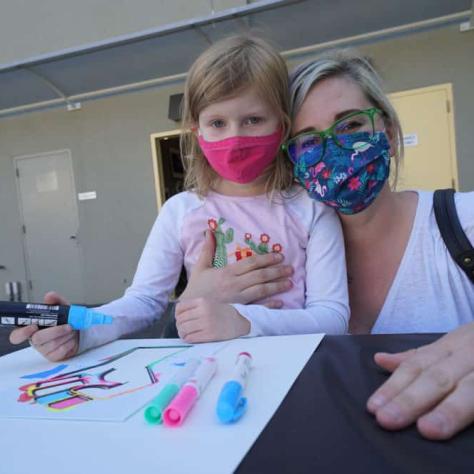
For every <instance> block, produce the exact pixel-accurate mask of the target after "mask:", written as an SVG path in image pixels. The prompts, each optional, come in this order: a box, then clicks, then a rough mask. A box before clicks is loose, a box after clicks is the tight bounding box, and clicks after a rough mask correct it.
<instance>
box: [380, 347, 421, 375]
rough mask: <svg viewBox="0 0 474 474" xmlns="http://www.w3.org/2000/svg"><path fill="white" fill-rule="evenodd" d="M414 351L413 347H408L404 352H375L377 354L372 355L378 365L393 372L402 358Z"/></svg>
mask: <svg viewBox="0 0 474 474" xmlns="http://www.w3.org/2000/svg"><path fill="white" fill-rule="evenodd" d="M415 352H416V350H415V349H410V350H409V351H405V352H397V353H395V354H389V353H388V352H377V354H375V355H374V360H375V363H376V364H377V365H378V366H379V367H382V368H383V369H385V370H388V371H389V372H393V371H394V370H395V369H396V368H398V366H399V365H400V364H401V363H402V362H403V361H404V360H406V359H408V358H409V357H411V356H412V355H414V354H415Z"/></svg>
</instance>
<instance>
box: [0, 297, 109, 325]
mask: <svg viewBox="0 0 474 474" xmlns="http://www.w3.org/2000/svg"><path fill="white" fill-rule="evenodd" d="M111 323H112V318H111V317H110V316H106V315H105V314H101V313H97V312H96V311H93V310H91V309H89V308H86V307H85V306H77V305H72V306H67V305H49V304H42V303H16V302H11V301H0V326H4V327H11V328H13V327H23V326H29V325H31V324H36V325H37V326H38V327H39V328H40V329H43V328H49V327H54V326H59V325H61V324H70V325H71V326H72V327H73V328H74V329H77V330H79V329H87V328H89V327H91V326H94V325H96V324H111Z"/></svg>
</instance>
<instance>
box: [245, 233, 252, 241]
mask: <svg viewBox="0 0 474 474" xmlns="http://www.w3.org/2000/svg"><path fill="white" fill-rule="evenodd" d="M251 238H252V234H249V233H248V232H247V233H246V234H245V240H250V239H251Z"/></svg>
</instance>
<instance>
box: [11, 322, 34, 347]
mask: <svg viewBox="0 0 474 474" xmlns="http://www.w3.org/2000/svg"><path fill="white" fill-rule="evenodd" d="M37 331H38V326H36V324H33V325H32V326H25V327H23V328H17V329H14V330H13V331H12V332H11V333H10V336H9V339H10V342H11V343H12V344H21V343H22V342H25V341H27V340H28V339H29V338H30V337H32V336H33V334H34V333H35V332H37Z"/></svg>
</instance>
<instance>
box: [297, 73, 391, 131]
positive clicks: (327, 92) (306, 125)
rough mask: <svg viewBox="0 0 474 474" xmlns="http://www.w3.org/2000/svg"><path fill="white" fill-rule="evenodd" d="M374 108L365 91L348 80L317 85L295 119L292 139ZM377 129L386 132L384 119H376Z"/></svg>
mask: <svg viewBox="0 0 474 474" xmlns="http://www.w3.org/2000/svg"><path fill="white" fill-rule="evenodd" d="M371 107H374V104H372V103H371V102H370V101H369V100H368V99H367V98H366V97H365V95H364V93H363V92H362V90H361V88H360V87H359V86H358V85H357V84H356V83H355V82H353V81H351V80H350V79H348V78H346V77H332V78H328V79H324V80H322V81H321V82H320V83H318V84H316V85H315V86H313V88H312V89H311V90H310V91H309V93H308V95H307V96H306V98H305V100H304V102H303V105H302V106H301V108H300V110H299V112H298V114H297V115H296V117H295V120H294V122H293V128H292V133H291V135H292V136H295V135H298V134H299V133H301V132H304V131H307V130H310V129H316V130H319V131H321V130H326V129H327V128H329V127H330V126H331V125H332V124H333V123H334V122H335V121H336V120H339V119H341V118H343V117H345V116H346V115H349V114H350V113H352V112H356V111H360V110H366V109H369V108H371ZM376 117H377V118H376V122H375V128H376V129H377V130H384V124H383V120H382V119H381V118H380V116H379V115H377V116H376Z"/></svg>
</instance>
